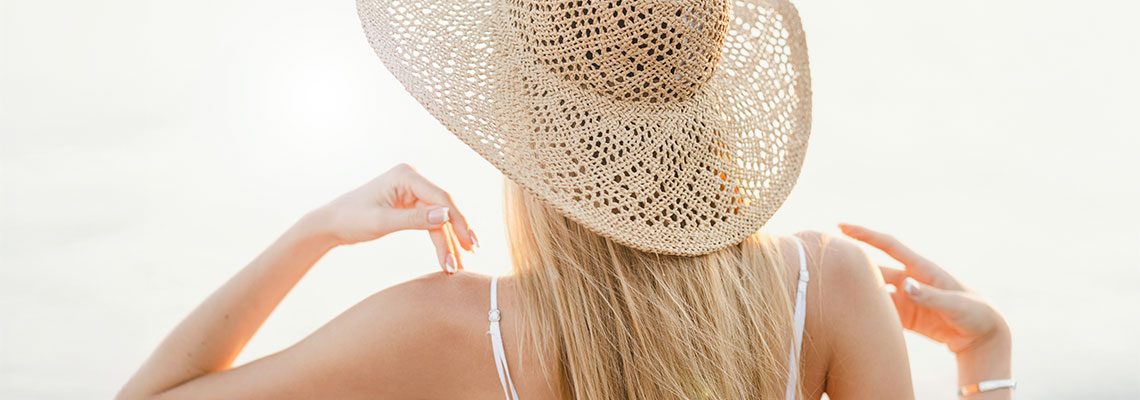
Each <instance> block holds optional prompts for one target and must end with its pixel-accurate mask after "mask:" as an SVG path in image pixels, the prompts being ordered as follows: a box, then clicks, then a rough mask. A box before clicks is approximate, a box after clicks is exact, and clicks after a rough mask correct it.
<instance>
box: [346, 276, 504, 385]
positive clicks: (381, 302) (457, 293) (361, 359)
mask: <svg viewBox="0 0 1140 400" xmlns="http://www.w3.org/2000/svg"><path fill="white" fill-rule="evenodd" d="M489 286H490V278H489V277H487V276H483V275H478V274H472V273H466V272H460V273H457V274H454V275H450V276H449V275H446V274H444V273H442V272H439V273H433V274H428V275H425V276H422V277H420V278H416V279H413V280H410V281H407V282H404V283H401V284H398V285H395V286H392V287H389V288H387V289H384V290H381V291H379V292H377V293H376V294H373V295H372V296H369V297H368V298H366V299H364V300H362V301H361V302H360V303H358V304H357V305H356V306H354V307H353V308H352V309H350V310H348V311H346V312H345V313H344V314H342V315H341V316H340V317H338V318H337V319H338V320H340V319H345V320H347V321H344V322H343V323H337V321H334V322H333V323H330V325H329V326H326V328H329V327H333V326H340V327H343V329H344V330H345V331H344V332H342V335H340V337H341V339H342V340H344V341H345V342H346V344H347V345H350V346H352V347H353V348H354V352H353V353H352V354H354V355H355V358H356V359H354V360H351V361H350V362H349V363H347V365H352V366H355V368H356V371H354V372H353V373H355V374H360V378H361V380H360V381H359V384H361V385H362V388H361V389H362V390H361V391H362V392H365V393H368V394H371V395H373V396H383V397H424V398H453V397H455V396H456V395H457V392H456V390H457V389H462V388H464V387H466V388H468V389H472V388H474V389H476V390H477V389H478V388H482V387H484V386H487V385H485V384H484V382H495V380H494V379H495V378H494V376H492V375H490V374H493V373H494V372H493V371H492V370H490V369H489V368H487V366H486V364H488V363H489V360H492V357H491V355H490V347H489V346H488V344H487V343H488V342H487V336H486V330H487V308H488V304H487V303H488V302H489V291H488V289H489ZM479 371H488V372H489V374H481V373H478V372H479ZM472 375H475V376H472ZM483 375H487V376H483ZM445 376H446V377H449V378H448V379H440V378H441V377H445ZM468 380H470V382H468ZM465 385H469V386H465Z"/></svg>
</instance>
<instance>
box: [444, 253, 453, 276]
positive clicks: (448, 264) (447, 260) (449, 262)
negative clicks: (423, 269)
mask: <svg viewBox="0 0 1140 400" xmlns="http://www.w3.org/2000/svg"><path fill="white" fill-rule="evenodd" d="M443 267H444V268H446V269H447V273H449V274H454V273H455V256H453V255H451V254H448V255H447V257H444V258H443Z"/></svg>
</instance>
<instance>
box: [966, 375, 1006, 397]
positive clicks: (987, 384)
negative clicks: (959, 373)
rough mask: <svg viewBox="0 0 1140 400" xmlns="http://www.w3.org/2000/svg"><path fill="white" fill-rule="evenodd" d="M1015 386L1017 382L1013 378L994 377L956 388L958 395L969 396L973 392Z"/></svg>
mask: <svg viewBox="0 0 1140 400" xmlns="http://www.w3.org/2000/svg"><path fill="white" fill-rule="evenodd" d="M1007 388H1008V389H1010V390H1013V389H1015V388H1017V382H1014V380H1013V379H995V380H992V381H981V382H978V383H975V384H973V385H966V386H962V387H960V388H958V396H969V395H971V394H975V393H985V392H989V391H993V390H998V389H1007Z"/></svg>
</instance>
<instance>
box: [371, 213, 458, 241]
mask: <svg viewBox="0 0 1140 400" xmlns="http://www.w3.org/2000/svg"><path fill="white" fill-rule="evenodd" d="M449 214H450V213H449V212H448V209H447V207H438V206H427V207H416V208H403V209H401V208H391V209H385V210H384V212H383V213H382V214H381V216H380V218H381V221H380V224H381V225H380V226H382V227H383V229H382V230H383V232H381V233H382V234H385V235H386V234H389V233H392V232H396V231H402V230H407V229H437V228H439V227H442V226H443V225H444V224H445V223H447V221H448V219H449V218H450V215H449Z"/></svg>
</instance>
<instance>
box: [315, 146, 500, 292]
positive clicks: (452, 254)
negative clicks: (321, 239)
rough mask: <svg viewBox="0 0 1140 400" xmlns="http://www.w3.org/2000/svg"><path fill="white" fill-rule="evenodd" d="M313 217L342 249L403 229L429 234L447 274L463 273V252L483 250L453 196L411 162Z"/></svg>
mask: <svg viewBox="0 0 1140 400" xmlns="http://www.w3.org/2000/svg"><path fill="white" fill-rule="evenodd" d="M307 218H310V219H314V220H316V222H315V223H314V224H315V225H316V228H315V229H317V230H318V231H319V232H321V234H323V235H327V236H329V237H331V239H332V240H333V242H334V243H335V244H336V245H344V244H353V243H360V242H367V241H370V240H375V239H379V238H381V237H384V236H385V235H387V234H389V233H392V232H396V231H401V230H407V229H422V230H426V231H428V233H429V236H431V241H432V243H434V244H435V248H436V256H437V258H438V259H439V265H440V267H441V268H443V270H444V271H446V272H447V273H454V272H455V271H456V270H459V269H463V264H462V262H461V259H460V257H459V249H460V248H463V249H466V250H469V251H474V250H475V248H477V247H478V246H479V242H478V239H476V237H475V233H474V232H472V231H471V228H470V227H468V225H467V219H466V218H465V217H464V216H463V214H462V213H460V212H459V208H458V207H456V206H455V202H454V201H452V199H451V195H449V194H448V193H447V192H446V191H444V190H443V189H440V188H439V187H438V186H436V185H435V184H433V183H431V182H430V181H428V180H427V179H425V178H424V177H423V176H421V175H420V174H419V173H418V172H416V170H415V169H413V168H412V167H411V166H409V165H407V164H400V165H397V166H395V167H393V168H392V169H390V170H388V171H387V172H385V173H384V174H382V175H380V176H378V177H376V178H375V179H372V180H371V181H370V182H368V183H365V184H364V185H363V186H361V187H359V188H356V189H355V190H353V191H351V192H348V193H345V194H343V195H341V196H340V197H338V198H336V199H335V200H333V201H332V202H330V203H328V204H326V205H324V206H322V207H321V208H318V209H317V210H314V211H313V212H312V213H310V214H309V216H308V217H307Z"/></svg>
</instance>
